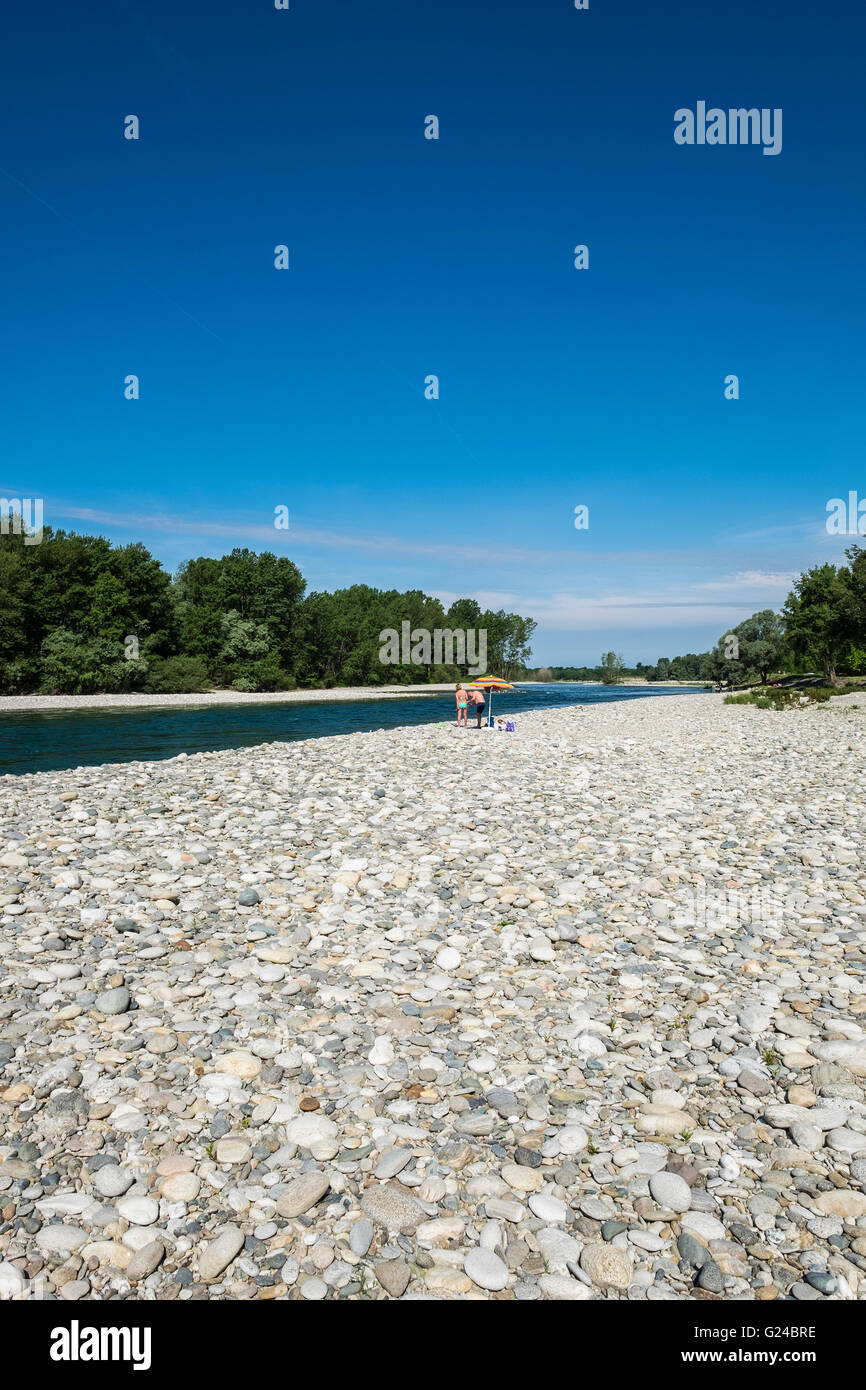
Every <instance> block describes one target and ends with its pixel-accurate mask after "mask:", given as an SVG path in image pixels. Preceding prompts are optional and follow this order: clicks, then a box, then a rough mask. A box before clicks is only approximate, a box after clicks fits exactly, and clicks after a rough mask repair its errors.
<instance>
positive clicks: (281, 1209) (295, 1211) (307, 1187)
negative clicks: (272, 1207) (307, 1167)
mask: <svg viewBox="0 0 866 1390" xmlns="http://www.w3.org/2000/svg"><path fill="white" fill-rule="evenodd" d="M330 1186H331V1179H330V1178H329V1177H328V1175H327V1173H318V1172H315V1171H312V1172H309V1173H302V1174H301V1176H300V1177H298V1178H293V1179H292V1181H291V1182H289V1183H286V1186H285V1187H284V1189H283V1191H282V1192H281V1193H280V1195H279V1197H278V1198H277V1214H278V1215H279V1216H283V1217H285V1218H286V1219H287V1220H291V1219H292V1218H293V1217H295V1216H301V1215H303V1213H304V1212H305V1211H309V1210H310V1207H314V1206H315V1205H316V1203H317V1202H319V1201H321V1199H322V1197H324V1195H325V1193H326V1192H327V1191H328V1189H329V1187H330Z"/></svg>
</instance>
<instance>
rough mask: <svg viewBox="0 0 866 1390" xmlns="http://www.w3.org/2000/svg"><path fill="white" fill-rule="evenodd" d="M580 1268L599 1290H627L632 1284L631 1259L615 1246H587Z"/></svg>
mask: <svg viewBox="0 0 866 1390" xmlns="http://www.w3.org/2000/svg"><path fill="white" fill-rule="evenodd" d="M580 1267H581V1269H582V1270H583V1272H584V1274H587V1275H589V1278H590V1279H591V1280H592V1282H593V1283H594V1284H595V1286H596V1287H597V1288H599V1289H627V1288H628V1286H629V1284H630V1283H631V1276H632V1263H631V1259H630V1257H629V1255H628V1254H627V1252H626V1251H625V1250H619V1249H617V1247H616V1246H615V1245H585V1246H584V1248H583V1250H582V1251H581V1254H580Z"/></svg>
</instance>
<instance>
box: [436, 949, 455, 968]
mask: <svg viewBox="0 0 866 1390" xmlns="http://www.w3.org/2000/svg"><path fill="white" fill-rule="evenodd" d="M436 964H437V965H438V966H439V969H440V970H456V969H457V967H458V965H459V964H460V952H459V951H455V950H454V947H453V946H443V947H442V950H441V951H437V952H436Z"/></svg>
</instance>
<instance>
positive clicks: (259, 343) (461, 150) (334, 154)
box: [0, 0, 866, 664]
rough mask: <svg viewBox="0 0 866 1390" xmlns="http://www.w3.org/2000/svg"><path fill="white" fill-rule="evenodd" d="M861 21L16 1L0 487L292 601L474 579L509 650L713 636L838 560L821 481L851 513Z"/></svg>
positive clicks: (603, 5)
mask: <svg viewBox="0 0 866 1390" xmlns="http://www.w3.org/2000/svg"><path fill="white" fill-rule="evenodd" d="M864 26H866V20H864V18H863V14H862V12H861V11H859V10H857V9H855V8H853V7H851V6H850V5H849V4H848V3H847V0H846V3H841V0H825V3H823V4H822V5H821V6H820V7H819V6H816V5H814V4H806V3H803V0H796V2H795V3H793V4H786V5H785V6H784V7H779V6H777V5H773V4H770V3H767V0H760V2H759V3H756V2H755V0H749V3H746V0H732V3H729V4H727V5H726V6H724V7H713V9H712V12H708V11H706V10H705V9H704V8H703V7H698V6H696V5H694V3H693V0H675V2H674V3H670V4H659V5H656V4H652V3H642V4H639V3H635V0H625V2H624V3H617V4H614V3H613V0H590V8H589V9H588V10H586V11H576V10H575V9H574V6H573V0H532V3H529V0H526V2H525V3H518V2H517V0H505V2H504V3H492V0H473V3H471V4H467V0H439V3H437V4H436V5H435V6H424V5H414V4H409V3H407V0H380V2H378V3H374V0H368V3H363V2H362V0H291V8H290V10H289V11H277V10H276V9H275V8H274V7H273V4H272V0H244V3H243V4H241V3H227V2H226V0H213V3H209V2H207V0H149V2H148V3H140V4H135V5H130V4H125V3H123V0H94V2H93V3H91V4H89V5H88V6H87V7H86V8H84V9H82V8H81V7H71V6H68V5H67V4H64V3H60V0H48V3H45V4H40V5H39V6H37V7H33V8H32V9H31V10H30V12H24V11H23V7H19V12H18V13H16V14H14V15H12V16H11V17H9V18H7V20H6V23H5V33H4V45H3V52H2V56H0V74H2V81H0V106H2V108H3V109H2V113H0V128H2V132H3V135H2V141H0V167H2V171H3V172H2V173H0V199H2V228H3V231H2V239H3V254H2V261H0V278H2V291H3V299H4V305H5V312H4V314H3V316H2V321H0V335H2V338H0V341H2V351H3V359H4V363H5V366H4V370H3V373H2V376H0V422H2V423H0V428H2V433H3V450H2V463H0V492H2V495H4V496H39V497H43V498H44V499H45V520H46V522H47V523H49V524H51V525H54V526H66V527H72V528H75V529H78V530H86V531H96V530H98V531H100V532H102V533H103V534H105V535H107V536H110V537H111V538H112V539H115V540H117V541H124V540H129V539H137V540H138V539H140V540H143V541H144V542H145V543H146V544H147V545H148V546H149V548H150V549H151V550H152V551H153V552H154V554H156V555H158V556H159V557H160V558H161V559H162V560H163V561H164V563H166V564H167V565H168V566H169V567H170V568H174V567H175V566H176V565H177V564H178V563H179V562H180V561H181V560H182V559H184V558H185V557H188V556H192V555H199V554H211V555H219V554H222V553H224V552H225V551H226V550H227V549H230V548H231V547H232V546H234V545H249V546H252V547H254V548H258V549H266V548H269V549H275V550H278V551H282V552H284V553H288V554H290V555H291V556H292V557H293V558H294V559H295V561H296V562H297V564H298V565H299V566H300V568H301V570H302V572H303V573H304V575H305V577H306V579H307V581H308V585H309V587H310V588H311V589H332V588H336V587H340V586H343V585H346V584H350V583H354V582H365V583H368V584H372V585H376V586H379V587H388V588H390V587H398V588H409V587H413V588H416V587H417V588H422V589H425V590H426V591H428V592H432V593H438V594H441V595H442V596H443V597H444V598H446V599H447V598H449V597H451V596H456V595H476V596H477V597H479V599H480V600H481V601H482V602H483V603H485V604H488V603H489V604H493V605H494V606H500V605H503V606H505V607H508V608H511V609H516V610H517V611H520V612H523V613H529V614H531V615H532V616H534V617H535V618H536V619H537V620H538V623H539V628H538V632H537V634H536V639H535V644H534V656H535V659H536V660H537V661H539V662H550V663H571V662H574V663H581V664H582V663H584V662H590V663H595V662H597V661H598V659H599V656H600V653H601V651H602V650H603V649H607V648H610V647H613V648H615V649H616V650H621V651H623V653H624V654H625V656H626V659H627V661H629V662H634V661H637V660H645V661H646V660H654V659H655V658H656V657H658V656H659V655H662V654H667V655H674V654H675V653H677V652H680V651H686V650H705V649H706V648H707V647H708V646H709V645H711V643H712V642H713V641H715V639H716V638H717V637H718V636H719V634H720V633H721V632H723V631H725V630H726V628H727V627H729V626H731V625H732V624H733V623H735V622H737V621H739V620H740V619H741V618H742V617H744V616H746V615H747V614H748V613H750V612H752V611H754V610H755V609H757V608H763V607H775V606H778V605H779V604H781V603H782V602H783V601H784V598H785V595H786V593H787V591H788V589H789V587H790V580H791V577H792V576H793V575H795V574H796V573H798V572H800V571H801V570H802V569H804V568H806V567H807V566H808V565H811V564H814V563H817V562H819V561H821V560H824V559H833V560H838V561H842V560H843V558H844V557H843V552H844V549H845V546H846V545H850V544H851V543H852V538H847V539H846V538H841V537H833V536H830V535H828V534H827V533H826V530H825V524H824V523H825V516H826V511H825V508H826V503H827V501H828V500H829V499H830V498H833V497H840V496H847V493H848V492H849V491H850V490H852V489H859V496H860V497H861V498H866V466H864V447H863V446H864V404H863V402H864V392H863V383H864V379H866V361H864V356H866V354H864V346H863V334H862V324H863V321H864V307H866V306H864V268H863V264H864V246H863V231H862V229H863V224H864V191H863V178H862V170H863V152H864V148H866V117H864V108H863V104H862V101H861V99H860V96H859V93H860V90H861V85H862V84H861V70H860V69H861V55H862V40H863V37H864ZM701 100H705V101H706V102H707V103H708V105H709V106H713V105H716V106H718V107H720V108H722V109H728V108H730V107H740V106H744V107H758V108H765V107H766V108H772V109H775V108H781V109H782V111H783V148H782V152H781V153H780V154H779V155H777V156H769V157H768V156H765V155H763V153H762V150H761V148H760V147H755V146H745V147H741V146H717V147H710V146H707V145H705V146H697V145H695V146H680V145H677V144H676V143H675V142H674V139H673V132H674V112H675V111H676V110H677V109H679V108H682V107H690V108H692V109H695V107H696V104H697V102H698V101H701ZM129 114H135V115H137V116H138V117H139V119H140V123H141V133H140V139H139V140H137V141H128V140H125V139H124V138H123V123H124V117H125V116H127V115H129ZM430 114H435V115H437V116H438V117H439V120H440V138H439V140H438V141H430V140H426V139H425V138H424V120H425V117H426V116H427V115H430ZM579 243H580V244H586V245H587V246H588V247H589V257H590V266H589V269H588V270H585V271H577V270H575V269H574V267H573V254H572V250H573V247H574V246H575V245H576V244H579ZM278 244H286V245H288V247H289V248H290V256H291V269H290V270H288V271H277V270H276V269H275V268H274V247H275V246H276V245H278ZM130 373H134V374H136V375H137V376H138V377H139V378H140V383H141V398H140V400H137V401H127V400H125V399H124V394H123V386H124V379H125V378H126V376H127V375H128V374H130ZM431 373H433V374H436V375H437V376H438V377H439V380H440V398H439V399H438V400H427V399H425V396H424V382H425V378H426V377H427V376H428V374H431ZM730 373H735V374H736V375H737V376H738V377H739V382H740V398H739V400H735V401H733V400H726V399H725V396H724V383H725V378H726V376H727V375H728V374H730ZM578 504H586V505H587V506H588V507H589V520H590V524H589V529H588V530H586V531H576V530H575V528H574V524H573V522H574V508H575V506H576V505H578ZM280 505H284V506H286V507H288V509H289V513H290V518H291V525H290V529H289V531H288V532H285V531H276V530H275V529H274V527H273V516H274V509H275V507H277V506H280Z"/></svg>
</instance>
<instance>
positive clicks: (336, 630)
mask: <svg viewBox="0 0 866 1390" xmlns="http://www.w3.org/2000/svg"><path fill="white" fill-rule="evenodd" d="M406 621H408V622H410V623H411V625H412V628H413V629H414V628H425V629H427V630H428V631H431V632H432V631H434V630H435V629H436V628H442V629H445V628H450V629H452V630H453V629H461V630H463V631H466V630H467V629H479V630H485V631H486V633H487V661H488V665H489V667H490V669H492V670H495V671H496V672H497V674H500V675H504V676H505V677H508V676H509V675H512V674H513V675H518V674H523V673H524V671H525V669H526V663H527V661H528V660H529V656H530V642H531V638H532V633H533V630H534V628H535V623H534V622H533V620H532V619H531V618H523V617H521V616H520V615H519V614H517V613H506V612H504V611H502V610H500V611H498V612H491V611H482V609H481V608H480V606H479V605H478V604H477V603H476V602H475V601H474V599H458V600H457V601H456V602H455V603H453V604H452V605H451V606H450V608H448V609H447V610H446V609H445V608H444V607H443V605H442V604H441V603H440V602H439V600H438V599H435V598H431V597H430V596H429V595H428V594H424V593H422V592H421V590H420V589H414V590H410V591H408V592H406V593H401V592H399V591H398V590H396V589H392V590H380V589H373V588H370V587H369V586H368V585H366V584H355V585H353V586H352V587H351V588H348V589H340V590H337V591H336V592H335V593H309V594H308V593H306V581H305V580H304V578H303V575H302V574H301V572H300V570H299V569H298V567H297V566H296V565H295V564H294V563H293V561H291V560H289V559H288V558H286V557H284V556H276V555H273V554H271V553H269V552H265V553H263V554H257V553H255V552H254V551H251V550H242V549H237V550H233V551H232V552H231V554H230V555H224V556H223V557H222V558H221V559H211V558H208V557H201V558H199V559H195V560H189V561H187V562H186V563H185V564H183V565H181V567H180V569H179V570H178V572H177V574H176V575H174V576H173V577H172V576H171V575H169V574H168V573H167V572H166V570H164V569H163V567H162V565H161V564H160V563H159V561H158V560H155V559H154V558H153V556H152V555H151V554H150V553H149V552H148V550H147V549H146V547H145V546H143V545H141V544H134V545H122V546H114V545H112V544H111V543H110V541H108V540H106V539H105V538H104V537H102V536H81V535H77V534H75V533H72V532H65V531H53V530H51V529H50V528H48V527H46V528H45V531H44V534H43V537H42V541H41V544H39V545H36V546H26V547H25V545H24V537H23V536H16V535H14V534H9V535H3V536H2V538H0V693H2V694H8V695H19V694H30V693H32V692H37V691H38V692H40V693H44V694H76V695H81V694H96V693H103V692H107V693H113V692H127V691H135V690H141V691H146V692H154V693H172V694H184V693H193V692H198V691H205V690H208V689H210V688H213V687H220V688H230V689H233V690H242V691H258V690H263V691H268V690H295V689H317V688H323V687H330V686H353V685H359V686H361V685H421V684H425V683H428V682H442V681H451V680H457V679H459V678H460V677H461V676H463V677H465V676H466V674H467V673H466V670H465V668H464V669H462V670H461V669H459V668H458V667H457V666H453V665H430V666H417V665H406V666H387V667H385V666H383V665H382V664H381V663H380V660H379V651H380V647H381V642H380V638H379V634H380V632H382V631H383V629H386V628H396V629H398V630H399V629H400V625H401V623H403V622H406Z"/></svg>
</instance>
